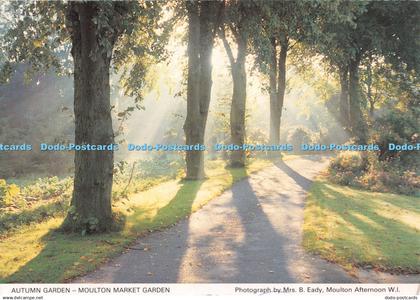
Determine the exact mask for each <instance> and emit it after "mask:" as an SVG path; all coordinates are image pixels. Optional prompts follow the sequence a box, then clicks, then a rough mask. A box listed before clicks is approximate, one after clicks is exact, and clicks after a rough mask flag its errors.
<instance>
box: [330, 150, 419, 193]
mask: <svg viewBox="0 0 420 300" xmlns="http://www.w3.org/2000/svg"><path fill="white" fill-rule="evenodd" d="M328 178H329V179H330V180H331V181H332V182H334V183H338V184H342V185H349V186H355V187H358V188H363V189H367V190H371V191H375V192H391V193H399V194H406V195H413V194H414V195H416V194H419V190H420V176H418V174H417V173H416V172H415V171H414V170H410V169H409V168H407V166H405V165H404V164H402V163H401V161H399V160H391V161H381V160H380V159H379V157H378V155H377V154H376V153H369V154H360V153H357V152H350V153H341V154H340V155H339V156H337V157H336V158H335V159H333V160H332V161H331V163H330V165H329V168H328Z"/></svg>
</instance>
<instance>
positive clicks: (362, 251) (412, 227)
mask: <svg viewBox="0 0 420 300" xmlns="http://www.w3.org/2000/svg"><path fill="white" fill-rule="evenodd" d="M418 201H419V198H418V197H410V196H401V195H395V194H382V193H372V192H367V191H361V190H357V189H353V188H349V187H341V186H338V185H333V184H327V183H326V182H323V181H318V182H316V183H315V184H314V185H313V186H312V188H311V192H310V195H309V198H308V203H307V205H306V209H305V223H304V246H305V248H306V249H308V250H309V251H311V252H314V253H317V254H320V255H321V256H323V257H324V258H326V259H328V260H330V261H334V262H338V263H340V264H341V265H343V266H344V267H346V268H347V269H351V268H352V267H354V266H370V267H373V268H376V269H379V270H384V271H394V272H403V273H415V272H420V257H419V256H420V253H419V251H418V249H420V233H419V230H418V228H416V226H418V225H417V224H418V223H419V221H420V210H419V206H418V203H419V202H418ZM396 250H398V251H396Z"/></svg>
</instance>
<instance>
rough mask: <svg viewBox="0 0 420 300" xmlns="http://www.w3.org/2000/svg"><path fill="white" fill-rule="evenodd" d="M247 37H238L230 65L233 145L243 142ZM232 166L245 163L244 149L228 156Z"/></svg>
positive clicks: (239, 165)
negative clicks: (234, 59)
mask: <svg viewBox="0 0 420 300" xmlns="http://www.w3.org/2000/svg"><path fill="white" fill-rule="evenodd" d="M246 48H247V39H246V37H245V36H240V37H239V38H238V55H237V58H236V62H234V63H233V65H232V66H231V67H232V80H233V94H232V105H231V109H230V134H231V142H232V144H234V145H239V146H241V147H242V145H243V144H244V142H245V110H246V70H245V60H246V54H247V49H246ZM230 165H231V166H232V167H243V166H244V165H245V151H244V150H237V151H232V153H231V156H230Z"/></svg>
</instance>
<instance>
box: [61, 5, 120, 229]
mask: <svg viewBox="0 0 420 300" xmlns="http://www.w3.org/2000/svg"><path fill="white" fill-rule="evenodd" d="M70 5H71V11H70V13H69V18H70V19H71V20H70V22H71V23H72V28H71V30H72V31H71V36H72V44H73V47H72V56H73V60H74V115H75V128H76V131H75V144H78V145H83V144H101V145H104V144H106V145H109V144H114V132H113V129H112V117H111V109H110V107H111V106H110V85H109V67H110V60H111V58H110V56H108V55H107V51H106V49H103V46H101V45H100V43H99V40H100V39H101V38H106V37H107V38H108V39H109V36H108V35H107V36H106V37H105V35H106V34H107V33H106V32H102V33H100V32H98V30H97V26H96V25H95V24H94V21H93V20H94V17H95V16H96V14H97V12H98V8H97V6H96V4H95V3H94V2H87V3H71V4H70ZM109 41H110V43H111V45H113V43H114V42H115V37H113V38H111V39H109ZM74 163H75V174H74V189H73V197H72V200H71V206H72V207H74V209H73V210H72V211H71V212H70V213H69V215H68V216H67V218H66V220H65V222H64V224H63V229H65V230H71V231H79V230H85V231H87V232H93V231H105V230H108V229H110V226H111V225H112V210H111V190H112V181H113V167H114V153H113V151H75V158H74Z"/></svg>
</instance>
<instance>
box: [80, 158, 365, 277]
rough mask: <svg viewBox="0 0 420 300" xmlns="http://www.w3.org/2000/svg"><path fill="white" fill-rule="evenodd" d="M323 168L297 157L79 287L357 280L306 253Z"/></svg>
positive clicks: (143, 241) (139, 245)
mask: <svg viewBox="0 0 420 300" xmlns="http://www.w3.org/2000/svg"><path fill="white" fill-rule="evenodd" d="M326 164H327V161H326V160H322V159H316V158H312V157H307V158H298V159H295V160H291V161H286V163H284V162H282V163H279V164H277V165H276V166H274V167H270V168H267V169H265V170H263V171H260V172H258V173H256V174H253V175H251V176H250V177H249V178H248V179H245V180H242V181H240V182H238V183H236V184H235V185H234V186H233V187H232V189H231V190H229V191H226V192H225V193H223V194H222V195H221V196H219V197H217V198H216V199H214V200H212V201H211V202H210V203H209V204H208V205H206V206H205V207H204V208H202V209H201V210H200V211H198V212H196V213H194V214H193V215H191V217H190V218H188V219H185V220H183V221H181V222H179V223H178V224H176V225H174V226H172V227H170V228H168V229H166V230H164V231H161V232H154V233H152V234H150V235H149V236H147V237H143V238H140V239H139V240H138V241H137V242H136V244H135V245H133V247H132V249H130V250H128V251H127V252H126V253H124V254H123V255H121V256H120V257H118V258H116V259H114V260H112V261H111V262H109V263H107V264H106V265H104V266H103V267H101V268H100V269H99V270H97V271H96V272H93V273H91V274H89V275H87V276H85V277H81V278H79V279H78V280H77V281H78V282H100V283H104V282H105V283H108V282H118V283H124V282H127V283H129V282H131V283H133V282H136V283H149V282H155V283H162V282H165V283H173V282H188V283H218V282H223V283H257V282H261V283H263V282H266V283H276V282H277V283H286V282H335V283H341V282H355V281H357V279H355V278H353V277H351V276H349V275H348V274H347V273H346V272H345V271H343V270H342V269H341V268H340V267H339V266H337V265H334V264H331V263H328V262H326V261H324V260H322V259H320V258H318V257H315V256H312V255H309V254H307V253H305V251H304V250H303V249H302V247H301V240H302V223H303V209H304V201H305V195H306V191H307V190H308V188H309V186H310V184H311V179H312V178H313V177H314V176H315V175H316V174H317V173H318V172H319V171H320V170H322V169H323V168H325V167H326ZM143 249H146V251H145V250H143Z"/></svg>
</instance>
